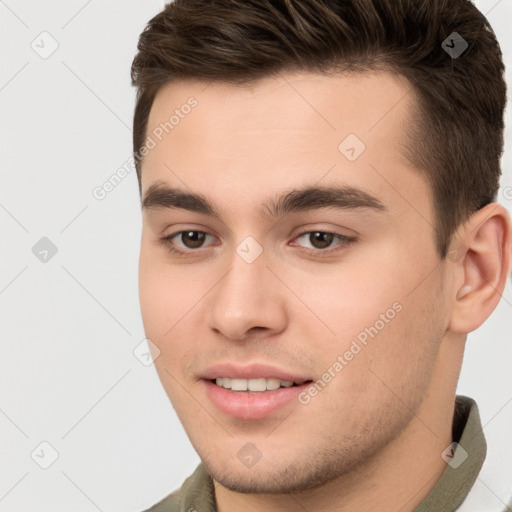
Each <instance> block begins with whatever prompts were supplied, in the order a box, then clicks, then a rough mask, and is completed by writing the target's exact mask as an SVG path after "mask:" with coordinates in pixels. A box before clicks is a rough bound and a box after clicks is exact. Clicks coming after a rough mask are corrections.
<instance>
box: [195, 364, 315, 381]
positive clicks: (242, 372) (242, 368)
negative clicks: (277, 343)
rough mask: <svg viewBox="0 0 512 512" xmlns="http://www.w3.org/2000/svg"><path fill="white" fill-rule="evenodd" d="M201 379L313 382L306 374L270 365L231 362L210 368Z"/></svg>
mask: <svg viewBox="0 0 512 512" xmlns="http://www.w3.org/2000/svg"><path fill="white" fill-rule="evenodd" d="M201 377H202V378H203V379H208V380H211V379H216V378H218V377H231V378H235V379H260V378H275V379H279V380H289V381H293V382H297V381H306V380H311V379H310V377H309V376H306V375H304V374H301V373H297V372H293V371H289V370H283V369H281V368H277V367H276V366H272V365H268V364H259V363H250V364H245V365H240V364H235V363H229V362H226V363H218V364H215V365H213V366H209V367H208V368H207V369H206V370H205V371H204V372H203V373H202V374H201Z"/></svg>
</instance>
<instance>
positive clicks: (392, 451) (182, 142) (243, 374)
mask: <svg viewBox="0 0 512 512" xmlns="http://www.w3.org/2000/svg"><path fill="white" fill-rule="evenodd" d="M138 48H139V53H138V54H137V56H136V57H135V60H134V62H133V67H132V78H133V84H134V85H135V86H137V87H138V96H137V104H136V109H135V116H134V150H135V152H136V161H137V173H138V178H139V188H140V192H141V200H142V212H143V232H142V240H141V254H140V274H139V286H140V301H141V310H142V317H143V322H144V328H145V332H146V336H147V337H148V339H149V340H150V347H151V349H152V350H153V354H154V357H155V365H156V368H157V371H158V374H159V376H160V379H161V382H162V384H163V386H164V388H165V390H166V392H167V394H168V396H169V398H170V400H171V403H172V405H173V407H174V408H175V410H176V412H177V414H178V416H179V418H180V420H181V422H182V424H183V427H184V428H185V430H186V432H187V435H188V436H189V438H190V441H191V443H192V444H193V446H194V448H195V449H196V451H197V453H198V454H199V457H200V458H201V461H202V462H201V464H200V465H199V466H198V468H197V469H196V471H195V472H194V474H193V475H192V476H191V477H190V478H188V479H187V480H186V481H185V483H184V485H183V486H182V488H181V489H180V490H179V491H177V492H174V493H173V494H171V495H170V496H168V497H167V498H165V499H163V501H161V502H160V503H158V504H157V505H155V506H154V507H153V508H151V510H152V511H155V512H156V511H159V512H162V511H178V510H179V511H194V510H197V511H198V512H212V511H220V512H238V511H240V510H244V511H265V512H277V511H280V512H281V511H296V510H304V511H313V510H322V511H324V512H334V511H336V512H345V511H358V512H367V511H373V510H379V511H381V512H391V511H394V512H396V511H401V512H411V511H415V512H419V511H421V512H426V511H436V512H441V511H453V510H456V509H458V508H459V507H460V505H461V504H462V502H463V501H464V500H465V498H466V497H467V495H468V493H469V492H470V489H471V488H472V486H473V484H474V482H475V480H476V478H477V476H478V473H479V471H480V468H481V466H482V463H483V460H484V458H485V454H486V444H485V439H484V435H483V433H482V425H481V423H480V420H479V414H478V409H477V406H476V404H475V402H474V401H473V400H471V399H470V398H468V397H462V396H459V397H456V386H457V380H458V377H459V372H460V368H461V363H462V357H463V352H464V346H465V342H466V335H467V333H469V332H471V331H473V330H475V329H476V328H477V327H479V326H480V325H481V324H482V323H483V322H484V321H485V320H486V319H487V318H488V317H489V315H490V314H491V312H492V311H493V310H494V309H495V307H496V305H497V304H498V302H499V300H500V295H501V293H502V292H503V290H504V287H505V283H506V279H507V275H508V272H509V268H510V261H511V244H512V227H511V221H510V217H509V215H508V214H507V211H506V210H505V208H504V207H503V206H501V205H499V204H497V203H496V202H495V201H496V194H497V190H498V186H499V177H500V156H501V152H502V145H503V110H504V106H505V100H506V88H505V83H504V79H503V63H502V57H501V52H500V49H499V46H498V43H497V42H496V39H495V36H494V33H493V31H492V29H491V28H490V26H489V23H488V22H487V20H486V19H485V18H484V17H483V16H482V14H481V13H480V12H479V11H478V10H477V9H476V8H475V7H474V5H473V4H472V3H470V2H469V1H467V0H450V1H447V0H429V1H425V2H416V1H412V0H410V1H407V0H403V1H396V0H300V1H299V0H213V1H212V0H177V1H176V2H174V3H172V4H169V5H167V6H166V8H165V9H164V11H163V12H161V13H160V14H159V15H157V16H156V17H155V18H153V19H152V20H151V21H150V22H149V24H148V26H147V27H146V29H145V30H144V32H143V33H142V35H141V37H140V42H139V47H138ZM175 462H176V463H179V461H175Z"/></svg>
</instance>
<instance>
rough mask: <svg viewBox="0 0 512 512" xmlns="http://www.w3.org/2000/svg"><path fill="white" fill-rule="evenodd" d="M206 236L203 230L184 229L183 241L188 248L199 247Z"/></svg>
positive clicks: (182, 233)
mask: <svg viewBox="0 0 512 512" xmlns="http://www.w3.org/2000/svg"><path fill="white" fill-rule="evenodd" d="M205 237H206V233H204V232H203V231H182V232H181V242H182V243H183V245H185V247H187V248H188V249H197V248H199V247H201V245H202V244H203V242H204V239H205Z"/></svg>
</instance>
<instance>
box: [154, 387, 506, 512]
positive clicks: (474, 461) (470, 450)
mask: <svg viewBox="0 0 512 512" xmlns="http://www.w3.org/2000/svg"><path fill="white" fill-rule="evenodd" d="M452 439H453V442H454V444H452V446H451V447H447V450H446V451H445V452H443V454H440V456H442V457H443V458H444V459H445V461H446V462H447V465H446V468H445V469H444V471H443V473H442V474H441V475H440V478H439V479H438V481H437V483H436V484H435V485H434V487H433V488H432V490H431V491H430V492H429V493H428V495H427V496H426V497H425V499H424V500H423V501H422V502H421V503H420V504H419V505H418V506H417V507H416V508H415V509H414V510H413V512H454V511H456V510H458V509H459V507H460V506H461V505H462V503H463V502H464V500H465V499H466V497H467V496H468V494H469V492H470V490H471V488H472V487H473V485H474V483H475V480H476V479H477V476H478V474H479V472H480V469H481V468H482V465H483V463H484V459H485V456H486V452H487V443H486V441H485V436H484V433H483V429H482V424H481V421H480V414H479V412H478V407H477V405H476V403H475V401H474V400H473V399H471V398H469V397H466V396H462V395H458V396H457V397H456V401H455V413H454V418H453V425H452ZM450 448H451V449H450ZM508 510H510V509H508ZM194 511H200V512H216V506H215V488H214V486H213V479H212V477H211V476H210V475H209V474H208V473H207V471H206V469H205V468H204V466H203V465H202V464H201V463H200V464H199V465H198V466H197V468H196V469H195V471H194V473H192V475H191V476H189V477H188V478H187V479H186V480H185V482H184V483H183V485H182V486H181V488H180V489H178V490H176V491H174V492H172V493H171V494H170V495H169V496H167V497H166V498H164V499H163V500H162V501H160V502H159V503H157V504H156V505H154V506H153V507H151V508H150V509H149V510H147V511H146V512H194ZM478 512H488V511H484V510H482V511H478ZM503 512H506V510H504V511H503Z"/></svg>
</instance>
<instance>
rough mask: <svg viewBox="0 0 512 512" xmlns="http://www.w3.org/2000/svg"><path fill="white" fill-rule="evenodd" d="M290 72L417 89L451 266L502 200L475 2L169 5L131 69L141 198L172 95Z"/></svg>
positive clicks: (415, 148) (496, 76)
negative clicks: (360, 76) (161, 109)
mask: <svg viewBox="0 0 512 512" xmlns="http://www.w3.org/2000/svg"><path fill="white" fill-rule="evenodd" d="M453 32H457V33H458V34H459V35H460V36H461V37H462V38H463V39H464V40H465V41H466V43H467V45H468V47H467V49H466V50H465V51H464V52H463V53H462V54H461V55H460V56H457V57H455V55H450V54H449V53H448V51H445V49H444V48H443V46H442V43H443V41H444V40H446V39H447V38H448V37H449V36H450V35H451V34H453ZM448 40H449V39H448ZM449 41H450V40H449ZM450 43H451V46H453V44H454V43H453V41H450ZM286 70H291V71H298V70H305V71H314V72H319V73H327V72H328V71H330V70H337V71H338V70H339V71H341V70H346V71H355V72H362V71H366V70H385V71H389V72H391V73H395V74H399V75H401V76H404V77H405V78H407V79H408V80H409V82H410V83H411V85H412V87H413V91H414V93H415V94H414V96H415V97H416V98H417V101H416V106H417V111H416V112H415V113H414V114H413V116H412V117H411V119H412V122H411V123H410V125H411V126H410V127H409V129H410V131H409V132H408V140H407V142H408V144H406V145H405V147H404V149H405V153H406V156H407V158H408V159H409V160H410V161H411V163H412V164H413V165H414V166H415V167H417V168H418V169H420V171H421V172H423V173H424V174H425V177H426V179H427V181H428V183H429V184H430V187H431V190H432V194H433V202H434V209H435V217H436V218H435V226H434V229H435V236H436V245H437V250H438V253H439V255H440V257H441V258H445V257H446V254H447V251H448V246H449V243H450V239H451V237H452V235H453V233H454V232H455V230H456V229H457V227H458V226H459V224H460V223H461V222H463V221H465V220H466V219H467V218H468V217H469V216H470V215H471V214H472V213H474V212H475V211H477V210H478V209H480V208H482V207H483V206H485V205H486V204H489V203H490V202H493V201H495V200H496V196H497V191H498V188H499V179H500V175H501V169H500V158H501V154H502V151H503V129H504V121H503V113H504V109H505V104H506V84H505V80H504V64H503V59H502V54H501V50H500V47H499V44H498V42H497V40H496V36H495V34H494V32H493V30H492V28H491V26H490V24H489V22H488V20H487V19H486V18H485V16H484V15H483V14H482V13H481V12H480V11H479V10H478V9H477V8H476V7H475V6H474V5H473V3H471V1H470V0H175V1H174V2H172V3H169V4H168V5H166V6H165V8H164V10H163V11H162V12H160V13H159V14H158V15H156V16H155V17H154V18H152V19H151V20H150V21H149V23H148V24H147V26H146V27H145V29H144V31H143V32H142V34H141V35H140V38H139V43H138V53H137V55H136V56H135V58H134V60H133V63H132V68H131V78H132V85H134V86H136V87H137V88H138V90H137V99H136V106H135V113H134V119H133V150H134V153H135V156H136V158H135V160H136V169H137V178H138V182H139V192H141V159H142V157H140V155H139V153H138V152H139V150H140V148H141V147H142V146H143V144H144V140H145V137H146V131H147V123H148V117H149V113H150V110H151V106H152V104H153V100H154V98H155V95H156V93H157V92H158V91H159V89H160V88H161V87H162V86H163V85H165V84H167V83H169V82H171V81H176V80H180V79H198V80H204V81H220V82H228V83H234V84H242V83H248V82H253V81H256V80H258V79H260V78H263V77H266V76H270V75H274V74H277V73H279V72H281V71H286Z"/></svg>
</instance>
